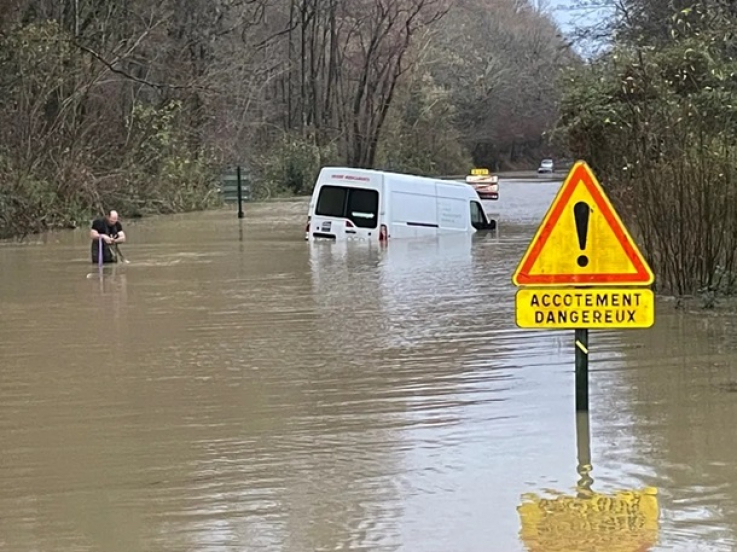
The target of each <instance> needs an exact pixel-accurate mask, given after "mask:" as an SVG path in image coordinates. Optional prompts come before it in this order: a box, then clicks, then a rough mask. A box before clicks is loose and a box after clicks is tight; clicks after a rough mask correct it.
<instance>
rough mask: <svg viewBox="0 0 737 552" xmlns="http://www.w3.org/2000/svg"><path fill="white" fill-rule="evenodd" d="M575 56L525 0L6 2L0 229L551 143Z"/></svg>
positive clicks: (464, 163) (475, 160)
mask: <svg viewBox="0 0 737 552" xmlns="http://www.w3.org/2000/svg"><path fill="white" fill-rule="evenodd" d="M573 59H575V56H573V55H572V54H571V52H570V49H569V48H568V45H567V44H566V43H565V42H564V41H563V39H562V38H560V37H559V35H558V30H557V28H556V26H555V25H554V24H553V22H552V19H551V17H550V16H549V14H548V13H547V12H546V11H545V9H544V6H541V5H540V3H539V2H533V1H530V2H528V1H526V0H454V1H452V0H393V1H392V2H387V1H383V0H248V1H239V0H235V1H233V0H185V1H184V2H182V1H181V0H176V1H175V0H162V1H161V2H153V3H152V2H144V1H143V0H124V1H121V2H113V3H109V2H108V3H100V2H96V1H92V0H54V1H53V2H52V1H50V0H11V1H9V2H1V3H0V237H8V236H19V235H20V236H22V235H25V234H27V233H30V232H36V231H42V230H44V229H48V228H56V227H64V226H74V225H75V224H86V223H87V221H88V220H89V218H90V217H91V216H93V215H95V214H97V213H99V212H100V211H102V210H103V209H106V208H111V207H114V208H116V209H118V210H119V211H120V212H121V214H123V215H125V216H134V215H145V214H147V213H166V212H175V211H187V210H196V209H203V208H207V207H210V206H213V205H216V204H217V203H218V201H219V196H218V194H217V185H218V179H219V173H220V171H221V170H222V169H223V168H224V167H226V166H232V165H235V164H241V165H244V166H247V167H248V168H249V174H255V175H257V179H256V181H255V182H254V183H253V184H254V193H255V196H256V197H257V198H258V197H275V196H279V195H285V194H304V193H308V192H309V191H310V188H311V186H312V182H313V179H314V177H315V175H316V173H317V170H318V169H319V167H320V166H322V165H325V164H336V163H340V164H347V165H351V166H356V167H378V168H388V169H394V170H406V171H412V172H416V173H423V174H463V173H465V172H466V171H467V170H468V169H469V168H470V167H472V166H473V165H474V164H477V165H481V166H487V167H489V168H493V169H495V170H496V169H501V168H514V167H517V166H528V167H529V166H531V165H532V164H534V163H536V162H538V161H539V159H540V157H542V156H547V155H550V153H551V152H550V151H549V150H548V146H547V145H546V143H545V142H544V139H543V138H542V136H543V134H544V132H545V131H546V130H547V129H549V128H551V127H552V125H553V124H554V121H555V118H556V115H557V114H556V110H557V105H558V99H559V92H558V88H557V85H556V75H558V73H559V72H560V70H561V68H563V67H565V66H567V65H570V63H571V62H572V60H573Z"/></svg>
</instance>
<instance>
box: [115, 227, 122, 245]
mask: <svg viewBox="0 0 737 552" xmlns="http://www.w3.org/2000/svg"><path fill="white" fill-rule="evenodd" d="M113 243H125V232H123V229H122V228H121V229H120V231H119V232H118V233H117V234H116V236H115V239H114V240H113Z"/></svg>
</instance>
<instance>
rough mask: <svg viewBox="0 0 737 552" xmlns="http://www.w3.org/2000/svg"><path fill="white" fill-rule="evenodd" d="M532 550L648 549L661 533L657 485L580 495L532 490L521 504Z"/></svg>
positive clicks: (633, 551)
mask: <svg viewBox="0 0 737 552" xmlns="http://www.w3.org/2000/svg"><path fill="white" fill-rule="evenodd" d="M517 510H518V512H519V516H520V520H521V522H522V529H521V531H520V537H521V539H522V541H523V542H524V543H525V545H526V546H527V549H528V550H529V551H530V552H594V551H597V550H606V551H608V552H645V551H647V550H649V549H650V548H651V547H652V546H654V545H655V544H656V542H657V537H658V513H659V509H658V499H657V489H654V488H645V489H643V490H642V491H622V492H618V493H616V494H615V495H614V496H607V495H603V494H598V493H594V492H590V491H589V492H586V493H582V497H580V498H579V497H571V496H559V497H557V498H549V499H547V498H541V497H538V496H537V495H534V494H530V495H525V496H524V497H523V503H522V504H521V505H520V506H519V507H518V508H517Z"/></svg>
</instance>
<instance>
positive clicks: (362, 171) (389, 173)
mask: <svg viewBox="0 0 737 552" xmlns="http://www.w3.org/2000/svg"><path fill="white" fill-rule="evenodd" d="M323 171H331V172H332V171H351V172H353V173H358V174H365V175H376V176H380V175H383V176H396V177H399V178H407V177H411V178H422V179H424V180H428V181H433V182H442V183H443V184H450V185H455V186H464V187H470V188H473V186H471V185H470V184H468V183H467V182H464V181H462V180H443V179H442V178H437V177H434V176H426V175H421V174H408V173H398V172H392V171H381V170H378V169H356V168H351V167H323V168H322V169H321V170H320V172H323Z"/></svg>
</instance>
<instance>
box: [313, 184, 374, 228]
mask: <svg viewBox="0 0 737 552" xmlns="http://www.w3.org/2000/svg"><path fill="white" fill-rule="evenodd" d="M315 214H316V215H319V216H323V217H335V218H346V219H348V220H350V221H351V222H352V223H353V224H355V225H356V226H358V227H359V228H376V225H377V221H378V214H379V192H377V191H376V190H366V189H364V188H347V187H345V186H323V187H322V188H320V195H319V196H318V197H317V206H316V207H315Z"/></svg>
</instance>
